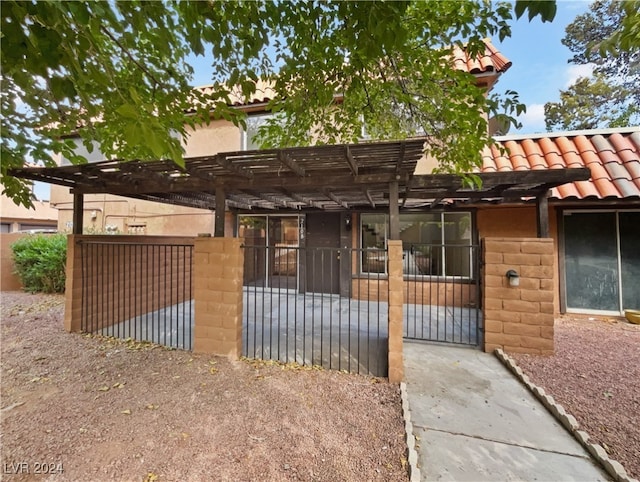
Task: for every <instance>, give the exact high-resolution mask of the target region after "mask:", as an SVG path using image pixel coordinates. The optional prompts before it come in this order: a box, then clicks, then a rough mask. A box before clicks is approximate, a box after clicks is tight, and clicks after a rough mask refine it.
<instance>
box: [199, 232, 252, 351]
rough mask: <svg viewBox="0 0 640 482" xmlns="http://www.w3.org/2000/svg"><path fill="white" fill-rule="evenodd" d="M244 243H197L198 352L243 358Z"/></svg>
mask: <svg viewBox="0 0 640 482" xmlns="http://www.w3.org/2000/svg"><path fill="white" fill-rule="evenodd" d="M241 244H242V239H240V238H197V239H196V240H195V246H194V251H195V258H194V262H195V267H194V294H195V298H194V303H195V328H194V346H193V350H194V351H195V352H200V353H209V354H213V355H225V356H229V357H231V358H240V356H241V355H242V275H243V263H244V253H243V250H242V247H241Z"/></svg>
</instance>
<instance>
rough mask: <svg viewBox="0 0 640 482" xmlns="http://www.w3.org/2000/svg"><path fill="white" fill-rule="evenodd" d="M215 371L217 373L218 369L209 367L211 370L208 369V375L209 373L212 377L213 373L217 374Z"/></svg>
mask: <svg viewBox="0 0 640 482" xmlns="http://www.w3.org/2000/svg"><path fill="white" fill-rule="evenodd" d="M217 371H218V369H217V368H216V367H211V368H209V373H211V374H212V375H213V374H214V373H217Z"/></svg>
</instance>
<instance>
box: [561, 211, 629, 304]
mask: <svg viewBox="0 0 640 482" xmlns="http://www.w3.org/2000/svg"><path fill="white" fill-rule="evenodd" d="M563 214H564V216H563V223H564V225H563V228H564V268H565V294H566V307H567V310H568V311H575V312H580V311H601V312H604V313H612V314H613V313H615V314H618V313H620V312H621V311H623V310H624V309H638V308H640V211H565V212H564V213H563Z"/></svg>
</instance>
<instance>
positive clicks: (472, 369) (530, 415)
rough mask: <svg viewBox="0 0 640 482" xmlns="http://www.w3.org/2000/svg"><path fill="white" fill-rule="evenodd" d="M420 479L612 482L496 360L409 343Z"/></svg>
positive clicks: (410, 395) (465, 350) (469, 351)
mask: <svg viewBox="0 0 640 482" xmlns="http://www.w3.org/2000/svg"><path fill="white" fill-rule="evenodd" d="M404 357H405V358H404V360H405V362H404V363H405V380H406V385H407V394H408V400H409V409H410V411H411V417H412V419H411V420H412V422H413V432H414V435H415V436H416V444H417V446H418V449H417V450H418V465H419V468H420V471H421V475H422V480H454V481H484V480H486V481H507V480H509V481H511V480H520V481H534V480H535V481H570V480H575V481H597V480H610V479H609V477H608V476H607V475H606V474H605V473H604V472H603V471H602V470H601V469H600V468H599V467H598V466H597V465H596V463H595V462H594V461H593V460H592V459H591V458H590V456H589V455H588V453H587V452H586V451H585V450H584V449H583V448H582V446H580V445H579V444H578V442H577V441H576V440H575V439H574V438H573V437H572V436H571V435H570V434H569V433H568V432H567V431H566V430H565V429H564V428H563V427H562V426H561V425H560V424H559V423H558V422H556V420H555V419H554V418H553V417H552V416H551V415H550V414H549V412H547V410H546V409H545V408H544V406H543V405H542V404H540V403H539V402H538V401H537V400H536V399H535V398H534V397H533V396H532V395H531V394H530V393H529V391H528V390H527V389H526V388H525V387H524V386H523V385H522V384H521V383H520V382H519V381H517V380H516V379H515V378H514V377H513V375H511V373H510V372H508V371H507V369H506V368H505V367H504V366H503V365H502V364H501V363H500V361H499V360H498V359H497V358H496V357H495V356H494V355H490V354H487V353H483V352H481V351H479V350H477V349H472V348H460V347H452V346H442V345H435V344H426V343H419V342H408V341H405V343H404Z"/></svg>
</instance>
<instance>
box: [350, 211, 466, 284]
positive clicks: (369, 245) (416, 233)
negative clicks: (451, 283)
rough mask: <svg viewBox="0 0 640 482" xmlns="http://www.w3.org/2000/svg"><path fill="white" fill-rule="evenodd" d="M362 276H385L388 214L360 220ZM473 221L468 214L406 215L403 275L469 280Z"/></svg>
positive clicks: (403, 220)
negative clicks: (370, 274) (364, 274)
mask: <svg viewBox="0 0 640 482" xmlns="http://www.w3.org/2000/svg"><path fill="white" fill-rule="evenodd" d="M360 221H361V223H360V241H361V247H362V249H363V250H365V251H363V255H362V265H361V267H362V272H363V273H385V272H386V269H387V267H386V262H377V261H380V259H383V258H384V257H383V256H382V255H383V252H382V251H379V250H384V249H385V248H386V245H387V239H388V233H389V217H388V216H387V215H386V214H363V215H361V217H360ZM472 232H473V229H472V217H471V213H469V212H451V213H415V214H414V213H407V214H401V215H400V239H401V240H402V250H403V273H404V274H405V275H407V276H454V277H460V278H465V279H469V278H472V277H473V276H475V275H476V273H474V272H473V263H472V260H473V257H472V254H473V249H475V248H474V247H472V243H473V238H472Z"/></svg>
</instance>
